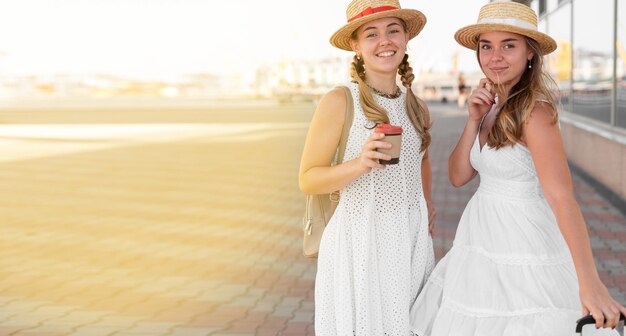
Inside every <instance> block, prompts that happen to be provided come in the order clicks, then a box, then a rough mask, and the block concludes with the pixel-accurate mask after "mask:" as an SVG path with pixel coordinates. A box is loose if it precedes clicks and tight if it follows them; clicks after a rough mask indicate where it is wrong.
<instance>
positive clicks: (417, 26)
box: [330, 8, 426, 51]
mask: <svg viewBox="0 0 626 336" xmlns="http://www.w3.org/2000/svg"><path fill="white" fill-rule="evenodd" d="M387 17H396V18H399V19H401V20H402V21H404V23H405V24H406V28H407V32H408V33H409V40H410V39H412V38H414V37H415V36H417V34H419V32H420V31H422V29H423V28H424V25H426V16H425V15H424V14H422V12H420V11H418V10H415V9H404V8H402V9H393V10H389V11H384V12H379V13H375V14H371V15H368V16H366V17H362V18H359V19H356V20H354V21H352V22H350V23H348V24H346V25H344V26H343V27H341V28H340V29H339V30H337V31H336V32H335V33H334V34H333V35H332V36H331V37H330V44H332V45H333V46H335V47H337V48H339V49H343V50H348V51H351V50H352V47H351V46H350V39H351V38H352V33H353V32H354V31H355V30H357V29H359V27H361V26H362V25H364V24H366V23H368V22H371V21H374V20H377V19H382V18H387Z"/></svg>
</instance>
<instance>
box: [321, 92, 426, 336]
mask: <svg viewBox="0 0 626 336" xmlns="http://www.w3.org/2000/svg"><path fill="white" fill-rule="evenodd" d="M346 86H348V87H349V88H350V90H351V92H352V97H353V99H354V102H355V104H354V122H353V124H352V128H351V129H350V135H349V137H348V142H347V145H346V152H345V155H344V161H349V160H352V159H355V158H357V157H358V156H359V155H360V153H361V148H362V146H363V144H364V143H365V141H366V140H367V138H368V137H369V136H370V135H371V134H372V133H373V130H371V129H367V128H366V127H365V126H366V125H370V122H368V120H367V119H366V118H365V116H364V115H363V110H362V108H361V105H360V104H359V93H358V90H357V84H355V83H348V84H346ZM405 97H406V93H402V95H401V96H400V97H399V98H396V99H388V98H384V97H380V96H375V99H376V100H377V101H378V103H379V104H381V105H382V106H383V107H384V108H385V109H386V110H387V111H388V113H389V118H390V122H391V123H392V124H393V125H399V126H402V129H403V139H402V146H401V154H400V162H399V163H398V164H396V165H389V166H387V167H386V168H385V169H382V170H381V169H373V170H372V171H371V172H370V173H368V174H364V175H362V176H361V177H359V178H358V179H356V180H355V181H353V182H352V183H350V184H348V185H347V186H346V187H345V188H344V189H343V190H341V198H340V201H339V204H338V206H337V209H336V211H335V214H334V215H333V217H332V219H331V220H330V222H329V223H328V226H327V227H326V229H325V230H324V235H323V237H322V241H321V244H320V252H319V257H318V258H319V259H318V265H317V277H316V282H315V334H316V335H318V336H353V335H357V336H383V335H389V336H407V335H412V334H411V331H410V330H411V328H410V322H409V319H410V317H409V316H410V313H409V310H410V309H411V306H412V304H413V302H414V301H415V299H416V297H417V295H418V293H419V291H420V289H421V288H422V286H423V284H424V283H425V280H426V279H427V277H428V275H429V274H430V271H431V270H432V268H433V266H434V253H433V247H432V240H431V237H430V235H429V233H428V214H427V208H426V201H425V199H424V195H423V192H422V183H421V163H422V157H423V152H421V151H420V145H421V138H420V137H419V136H418V134H417V132H416V131H415V129H414V128H413V125H412V124H411V122H410V120H409V118H408V116H407V115H406V112H405V111H406V107H405Z"/></svg>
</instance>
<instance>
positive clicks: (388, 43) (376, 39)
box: [350, 18, 409, 73]
mask: <svg viewBox="0 0 626 336" xmlns="http://www.w3.org/2000/svg"><path fill="white" fill-rule="evenodd" d="M408 40H409V34H408V33H407V32H406V29H404V23H403V22H402V20H400V19H398V18H382V19H378V20H374V21H371V22H368V23H366V24H364V25H362V26H361V27H359V29H358V30H357V31H356V39H352V40H351V41H350V44H351V46H352V50H354V51H355V52H356V53H357V55H360V56H361V57H362V58H363V61H364V62H365V67H366V68H367V71H368V72H394V73H395V72H397V71H398V66H399V65H400V63H401V62H402V59H403V58H404V54H405V52H406V44H407V42H408Z"/></svg>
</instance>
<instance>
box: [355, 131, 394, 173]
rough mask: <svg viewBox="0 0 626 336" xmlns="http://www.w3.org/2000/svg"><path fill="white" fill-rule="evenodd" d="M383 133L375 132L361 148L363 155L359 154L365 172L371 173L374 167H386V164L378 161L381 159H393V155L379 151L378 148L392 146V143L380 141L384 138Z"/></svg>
mask: <svg viewBox="0 0 626 336" xmlns="http://www.w3.org/2000/svg"><path fill="white" fill-rule="evenodd" d="M384 137H385V135H384V134H383V133H373V134H372V135H371V136H370V137H369V138H368V139H367V141H366V142H365V144H363V148H362V149H361V155H359V158H358V160H359V167H360V168H361V169H362V171H363V174H366V173H369V172H370V171H371V170H372V168H380V169H384V168H385V165H383V164H380V163H379V162H378V160H379V159H381V160H391V155H387V154H383V153H381V152H378V151H377V149H378V148H386V149H389V148H391V144H390V143H388V142H385V141H380V140H381V139H382V138H384Z"/></svg>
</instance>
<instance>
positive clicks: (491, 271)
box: [411, 111, 582, 336]
mask: <svg viewBox="0 0 626 336" xmlns="http://www.w3.org/2000/svg"><path fill="white" fill-rule="evenodd" d="M493 112H495V111H491V113H493ZM481 124H482V122H481ZM478 138H479V137H478V135H477V136H476V139H475V141H474V144H473V146H472V148H471V152H470V161H471V164H472V166H473V167H474V169H476V170H477V171H478V173H479V175H480V186H479V187H478V190H477V191H476V194H474V196H473V197H472V199H471V200H470V201H469V202H468V204H467V207H466V208H465V211H464V212H463V215H462V217H461V220H460V223H459V226H458V229H457V232H456V237H455V239H454V243H453V246H452V248H451V249H450V251H449V252H448V253H447V254H446V255H445V256H444V258H443V259H442V260H441V261H440V262H439V263H438V264H437V266H436V267H435V270H434V271H433V272H432V274H431V276H430V278H429V279H428V282H427V284H426V285H425V287H424V290H423V291H422V292H421V293H420V295H419V297H418V299H417V301H416V302H415V305H414V307H413V309H412V311H411V321H412V322H411V323H412V325H413V331H414V332H415V333H416V334H417V335H419V336H451V335H463V336H472V335H474V336H518V335H519V336H521V335H525V336H541V335H545V336H570V335H573V334H574V327H575V321H576V320H577V319H578V318H580V317H581V314H582V308H581V304H580V301H579V294H578V281H577V277H576V273H575V269H574V264H573V261H572V258H571V255H570V253H569V249H568V247H567V245H566V243H565V240H564V238H563V236H562V235H561V232H560V231H559V227H558V224H557V222H556V218H555V217H554V214H553V212H552V210H551V208H550V206H549V205H548V203H547V201H546V199H545V198H544V196H543V193H542V190H541V186H540V184H539V180H538V178H537V172H536V170H535V167H534V164H533V161H532V157H531V155H530V152H529V151H528V149H527V148H526V147H524V146H523V145H521V144H516V145H514V146H507V147H503V148H500V149H498V150H496V149H493V148H491V147H489V145H487V144H485V145H484V147H483V148H482V150H481V148H480V143H479V139H478Z"/></svg>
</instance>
